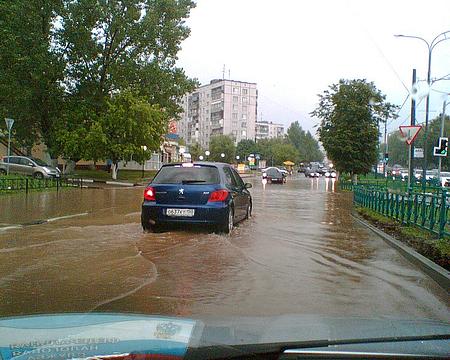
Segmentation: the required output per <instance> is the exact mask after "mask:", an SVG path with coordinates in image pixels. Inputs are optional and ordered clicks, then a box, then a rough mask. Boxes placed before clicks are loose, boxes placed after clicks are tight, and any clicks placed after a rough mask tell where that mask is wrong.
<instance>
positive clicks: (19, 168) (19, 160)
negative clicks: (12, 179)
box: [0, 156, 61, 179]
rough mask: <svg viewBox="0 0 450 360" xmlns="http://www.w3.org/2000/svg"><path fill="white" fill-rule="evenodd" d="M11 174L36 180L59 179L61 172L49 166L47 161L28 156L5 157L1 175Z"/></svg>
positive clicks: (0, 160) (1, 164)
mask: <svg viewBox="0 0 450 360" xmlns="http://www.w3.org/2000/svg"><path fill="white" fill-rule="evenodd" d="M8 167H9V173H10V174H17V175H29V176H33V177H34V178H38V179H43V178H59V177H60V176H61V171H60V170H59V169H58V168H56V167H54V166H50V165H48V164H47V163H46V162H45V161H42V160H40V159H36V158H33V157H28V156H9V157H8V156H4V157H3V158H2V159H0V175H6V173H7V172H8Z"/></svg>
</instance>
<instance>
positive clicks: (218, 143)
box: [209, 135, 236, 163]
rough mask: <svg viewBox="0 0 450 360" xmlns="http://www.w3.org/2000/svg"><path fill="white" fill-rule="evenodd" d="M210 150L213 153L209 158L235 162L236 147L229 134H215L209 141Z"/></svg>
mask: <svg viewBox="0 0 450 360" xmlns="http://www.w3.org/2000/svg"><path fill="white" fill-rule="evenodd" d="M209 151H210V153H211V154H210V156H209V159H210V160H212V161H221V162H227V163H233V162H234V159H235V157H234V156H235V155H234V154H235V152H236V148H235V146H234V141H233V139H232V138H231V137H229V136H226V135H217V136H213V137H212V138H211V141H210V142H209ZM221 154H225V157H221Z"/></svg>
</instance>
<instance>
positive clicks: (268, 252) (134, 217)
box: [0, 176, 450, 322]
mask: <svg viewBox="0 0 450 360" xmlns="http://www.w3.org/2000/svg"><path fill="white" fill-rule="evenodd" d="M248 181H251V182H252V183H253V188H252V189H251V192H252V195H253V199H254V212H253V217H252V218H251V219H250V220H248V221H245V222H242V223H240V224H239V225H238V226H237V227H236V228H235V230H234V231H233V233H232V235H231V236H227V235H220V234H215V233H211V232H210V231H208V230H207V229H198V228H197V229H194V230H182V229H179V230H176V231H167V232H165V233H162V234H147V233H143V232H142V229H141V226H140V205H141V201H142V192H143V188H117V189H115V188H107V189H83V190H80V189H74V190H66V191H62V192H60V193H56V192H49V193H34V194H29V195H28V196H27V197H25V196H20V195H12V196H2V197H0V209H1V210H0V227H1V228H0V315H1V316H11V315H19V314H36V313H56V312H89V311H112V312H134V313H145V314H165V315H180V316H186V317H199V316H209V315H215V316H231V315H236V316H265V315H281V314H287V313H297V314H320V315H325V316H363V317H370V318H379V317H390V318H408V319H410V318H414V319H416V318H428V319H438V320H444V321H447V322H448V321H450V311H449V308H450V300H449V297H448V294H447V293H446V292H445V291H444V290H443V289H442V288H440V287H439V286H438V285H437V284H436V283H435V282H434V281H433V280H431V279H430V278H429V277H428V276H427V275H425V274H424V273H423V272H421V271H420V270H419V269H417V268H416V267H414V266H413V265H412V264H410V263H409V262H408V261H407V260H405V259H404V258H403V257H402V256H401V255H400V254H399V253H398V252H397V251H396V250H394V249H393V248H391V247H389V246H388V245H387V244H385V243H384V242H383V241H382V240H381V239H379V238H378V237H377V236H376V235H374V234H373V233H371V232H370V231H368V230H367V229H366V228H364V227H363V226H361V225H360V224H358V223H357V222H356V221H355V220H354V219H353V218H352V217H351V206H352V203H351V194H350V193H340V192H337V191H336V190H337V189H336V186H335V183H334V181H332V180H331V179H329V180H326V179H322V178H321V179H306V178H303V177H301V176H298V177H293V178H289V179H288V182H287V183H286V184H284V185H275V184H273V185H269V184H268V185H266V187H265V188H263V186H262V184H261V182H260V180H259V179H256V178H254V179H251V180H248ZM40 220H50V221H48V222H44V223H40V222H42V221H40ZM30 223H36V224H35V225H26V226H21V225H23V224H30Z"/></svg>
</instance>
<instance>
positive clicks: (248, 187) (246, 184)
mask: <svg viewBox="0 0 450 360" xmlns="http://www.w3.org/2000/svg"><path fill="white" fill-rule="evenodd" d="M251 187H253V185H252V184H250V183H245V184H244V188H246V189H250V188H251Z"/></svg>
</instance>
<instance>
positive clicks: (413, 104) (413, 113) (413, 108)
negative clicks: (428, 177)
mask: <svg viewBox="0 0 450 360" xmlns="http://www.w3.org/2000/svg"><path fill="white" fill-rule="evenodd" d="M415 84H416V69H413V72H412V86H415ZM414 125H416V100H415V98H414V97H413V96H411V126H414ZM409 158H410V159H411V161H410V162H409V169H408V177H409V179H410V182H411V180H412V179H413V176H414V143H412V144H411V146H410V147H409ZM424 178H425V175H424ZM424 181H425V180H424ZM424 184H425V183H424ZM408 191H409V189H408Z"/></svg>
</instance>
